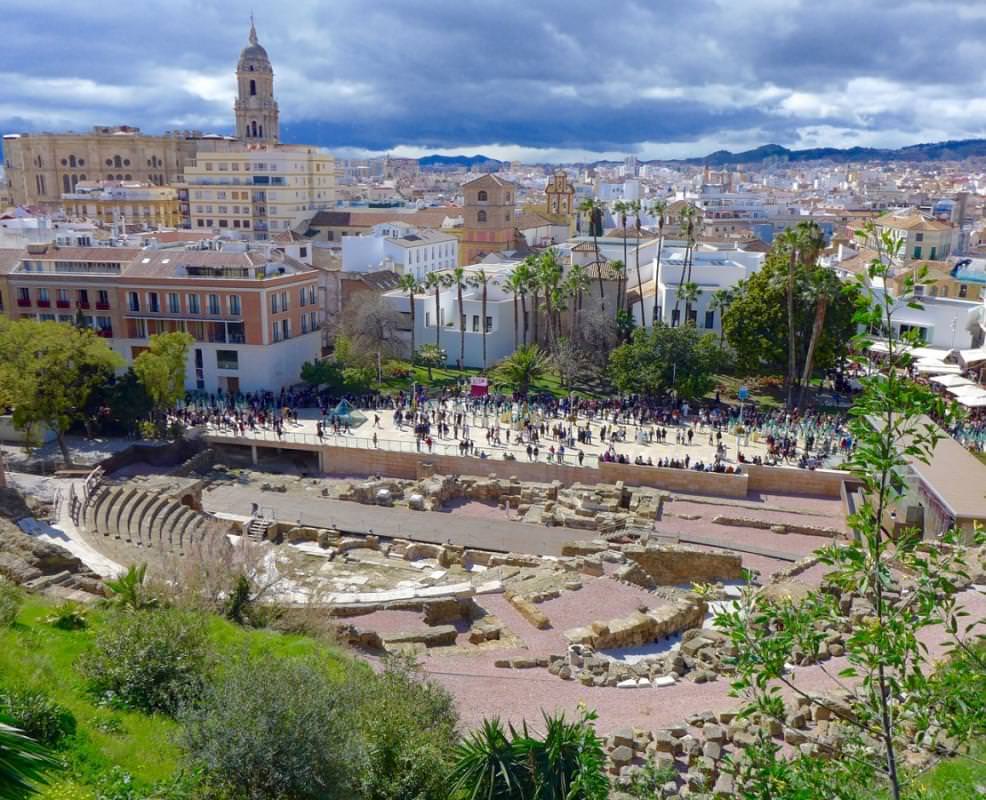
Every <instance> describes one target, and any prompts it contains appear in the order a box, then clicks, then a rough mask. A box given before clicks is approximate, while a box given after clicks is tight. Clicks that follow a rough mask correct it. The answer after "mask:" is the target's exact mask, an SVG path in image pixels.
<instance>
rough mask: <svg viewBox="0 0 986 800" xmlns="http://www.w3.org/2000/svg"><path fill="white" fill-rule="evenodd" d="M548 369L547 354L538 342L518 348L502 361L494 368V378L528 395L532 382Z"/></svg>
mask: <svg viewBox="0 0 986 800" xmlns="http://www.w3.org/2000/svg"><path fill="white" fill-rule="evenodd" d="M547 369H548V357H547V355H546V354H545V352H544V351H543V350H542V349H541V348H540V347H538V346H537V345H536V344H531V345H525V346H523V347H520V348H518V349H517V350H515V351H514V352H513V353H511V354H510V355H509V356H507V357H506V358H504V359H503V360H502V361H500V363H498V364H497V365H496V366H495V367H494V368H493V378H494V380H496V381H497V383H501V384H506V385H507V386H513V387H514V388H515V389H516V390H517V392H518V393H519V394H521V395H524V396H526V395H527V393H528V392H529V391H530V388H531V384H532V383H534V382H535V381H537V380H539V379H540V378H542V377H543V376H544V374H545V372H547Z"/></svg>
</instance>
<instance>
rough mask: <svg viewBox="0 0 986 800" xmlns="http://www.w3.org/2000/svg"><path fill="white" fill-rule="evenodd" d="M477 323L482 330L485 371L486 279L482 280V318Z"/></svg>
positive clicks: (484, 370)
mask: <svg viewBox="0 0 986 800" xmlns="http://www.w3.org/2000/svg"><path fill="white" fill-rule="evenodd" d="M479 324H480V325H481V326H482V328H481V330H482V331H483V372H486V281H483V318H482V319H481V320H480V321H479Z"/></svg>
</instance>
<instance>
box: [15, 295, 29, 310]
mask: <svg viewBox="0 0 986 800" xmlns="http://www.w3.org/2000/svg"><path fill="white" fill-rule="evenodd" d="M17 305H18V306H19V307H20V308H30V306H31V300H30V299H29V298H27V297H18V298H17Z"/></svg>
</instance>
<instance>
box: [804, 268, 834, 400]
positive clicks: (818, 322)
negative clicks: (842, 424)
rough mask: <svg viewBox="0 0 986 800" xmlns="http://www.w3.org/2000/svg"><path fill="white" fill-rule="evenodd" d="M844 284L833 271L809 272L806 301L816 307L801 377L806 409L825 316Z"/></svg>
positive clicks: (819, 269)
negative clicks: (816, 351)
mask: <svg viewBox="0 0 986 800" xmlns="http://www.w3.org/2000/svg"><path fill="white" fill-rule="evenodd" d="M842 288H843V287H842V283H841V282H840V281H839V278H838V277H837V276H836V274H835V273H834V272H832V270H829V269H826V268H824V267H816V268H814V269H812V270H810V271H809V273H808V282H807V286H806V290H805V299H806V300H807V301H808V302H809V303H813V304H814V306H815V318H814V320H813V322H812V325H811V338H810V339H809V340H808V352H807V353H806V354H805V368H804V372H803V373H802V376H801V394H800V397H799V398H798V405H799V406H801V407H802V408H804V405H805V398H806V396H807V393H808V386H809V384H810V382H811V373H812V370H813V369H814V366H815V349H816V348H817V347H818V340H819V339H820V338H821V336H822V329H823V328H824V327H825V315H826V313H827V312H828V307H829V305H830V304H831V303H832V301H833V300H835V298H836V297H838V296H839V294H840V293H841V292H842Z"/></svg>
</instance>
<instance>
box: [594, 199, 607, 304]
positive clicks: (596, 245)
mask: <svg viewBox="0 0 986 800" xmlns="http://www.w3.org/2000/svg"><path fill="white" fill-rule="evenodd" d="M600 214H602V212H600ZM592 247H593V249H594V250H595V251H596V278H597V279H598V280H599V306H600V309H601V310H602V311H605V310H606V292H605V290H604V289H603V265H602V264H600V263H599V238H598V237H597V236H596V221H595V219H593V220H592Z"/></svg>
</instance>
